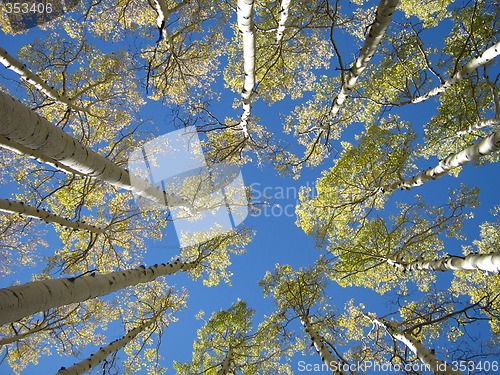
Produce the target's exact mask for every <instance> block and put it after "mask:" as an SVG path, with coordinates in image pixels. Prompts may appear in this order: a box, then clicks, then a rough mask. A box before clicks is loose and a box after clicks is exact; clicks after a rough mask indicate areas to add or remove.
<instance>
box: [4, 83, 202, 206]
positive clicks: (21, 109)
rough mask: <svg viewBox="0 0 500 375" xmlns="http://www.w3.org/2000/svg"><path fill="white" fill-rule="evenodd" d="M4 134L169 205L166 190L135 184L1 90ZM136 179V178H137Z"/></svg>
mask: <svg viewBox="0 0 500 375" xmlns="http://www.w3.org/2000/svg"><path fill="white" fill-rule="evenodd" d="M0 116H1V117H2V121H0V136H3V137H5V138H7V139H8V140H9V141H13V142H15V143H18V144H20V145H21V146H24V147H26V148H28V149H31V150H34V151H36V152H37V153H40V154H42V155H45V156H47V157H48V158H50V159H52V160H55V161H57V162H58V163H60V164H62V165H64V166H66V167H69V168H71V169H73V170H75V171H77V172H78V173H81V174H83V175H86V176H90V177H94V178H97V179H100V180H103V181H106V182H108V183H110V184H111V185H113V186H116V187H118V188H121V189H126V190H131V191H133V192H134V193H136V194H138V195H140V196H142V197H145V198H148V199H151V200H152V201H154V202H156V203H158V204H162V205H166V201H167V197H166V196H165V193H164V192H163V191H160V190H159V189H157V188H156V187H155V186H153V185H151V184H149V183H148V182H147V181H145V180H142V179H139V178H137V181H134V184H133V185H132V184H131V182H130V174H129V172H128V171H127V170H126V169H124V168H121V167H119V166H117V165H116V164H114V163H113V162H111V161H110V160H108V159H106V158H105V157H103V156H101V155H99V154H98V153H96V152H94V151H92V150H91V149H89V148H88V147H85V146H84V145H83V144H82V143H80V142H79V141H78V140H76V139H74V138H73V137H71V136H70V135H69V134H67V133H65V132H64V131H63V130H62V129H59V128H58V127H57V126H55V125H52V124H51V123H50V122H48V121H47V120H46V119H45V118H43V117H41V116H39V115H37V114H36V113H35V112H34V111H32V110H31V109H29V108H28V107H26V106H25V105H23V104H22V103H21V102H19V101H17V100H15V99H13V98H12V97H11V96H9V95H7V94H5V93H3V92H0ZM134 180H136V179H134ZM168 202H169V203H170V204H171V205H172V206H184V207H186V208H187V209H188V210H190V209H191V208H192V207H191V205H190V203H189V202H187V201H186V200H185V199H182V198H178V197H174V196H168Z"/></svg>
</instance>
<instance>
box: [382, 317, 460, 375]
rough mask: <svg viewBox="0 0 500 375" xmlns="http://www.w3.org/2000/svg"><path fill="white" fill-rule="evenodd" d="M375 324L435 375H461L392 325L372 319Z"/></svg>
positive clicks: (414, 339)
mask: <svg viewBox="0 0 500 375" xmlns="http://www.w3.org/2000/svg"><path fill="white" fill-rule="evenodd" d="M372 321H373V322H374V323H375V324H378V325H379V326H381V327H384V328H385V329H386V330H387V332H388V333H389V335H391V336H392V337H393V338H394V339H396V340H398V341H400V342H402V343H403V344H405V345H406V346H407V347H408V349H410V350H411V351H412V352H413V353H414V354H415V355H416V356H417V358H418V359H419V360H421V361H422V363H424V364H425V365H426V366H428V367H429V369H430V371H432V372H433V373H434V374H435V375H463V374H462V373H461V372H460V371H455V370H453V369H452V368H451V367H450V366H448V365H447V364H446V362H441V361H440V360H438V359H437V358H436V356H435V355H434V352H433V351H431V350H429V349H427V348H426V347H425V346H424V345H422V343H421V342H420V341H418V340H417V339H416V338H414V337H413V336H411V335H410V334H408V333H403V332H400V331H398V330H397V329H396V328H395V327H394V324H393V323H391V322H388V321H385V320H383V319H373V318H372Z"/></svg>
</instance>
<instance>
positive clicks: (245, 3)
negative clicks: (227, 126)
mask: <svg viewBox="0 0 500 375" xmlns="http://www.w3.org/2000/svg"><path fill="white" fill-rule="evenodd" d="M238 28H239V30H240V32H241V37H242V40H243V70H244V72H245V80H244V82H243V89H242V90H241V99H242V100H243V114H242V115H241V119H240V124H239V125H240V127H241V130H242V131H243V134H244V135H245V137H246V138H248V136H249V134H248V121H249V120H250V116H251V115H252V98H251V97H252V94H253V88H254V86H255V33H254V29H255V26H254V23H253V0H238Z"/></svg>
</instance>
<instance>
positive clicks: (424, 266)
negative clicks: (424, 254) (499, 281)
mask: <svg viewBox="0 0 500 375" xmlns="http://www.w3.org/2000/svg"><path fill="white" fill-rule="evenodd" d="M391 264H393V265H394V266H396V267H398V268H401V269H403V270H405V271H416V270H428V271H443V272H444V271H469V270H477V271H488V272H494V273H499V272H500V253H491V254H468V255H466V256H464V257H461V256H453V255H447V256H445V257H442V258H440V259H435V260H415V261H413V262H410V263H406V264H405V263H402V262H395V261H391Z"/></svg>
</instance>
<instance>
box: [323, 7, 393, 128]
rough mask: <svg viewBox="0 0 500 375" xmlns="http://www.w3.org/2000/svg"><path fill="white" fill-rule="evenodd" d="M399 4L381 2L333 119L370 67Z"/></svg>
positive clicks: (338, 96) (335, 107)
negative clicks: (362, 74)
mask: <svg viewBox="0 0 500 375" xmlns="http://www.w3.org/2000/svg"><path fill="white" fill-rule="evenodd" d="M398 3H399V0H381V1H380V4H379V6H378V8H377V15H376V17H375V21H374V22H373V24H372V25H371V26H370V29H369V30H368V37H367V38H366V40H365V43H364V45H363V47H362V48H361V51H360V52H359V57H358V58H357V59H356V61H355V62H354V64H353V65H352V66H351V68H350V70H349V73H348V75H347V77H346V80H345V82H344V83H343V85H342V88H341V89H340V92H339V94H338V95H337V97H336V98H335V100H334V102H333V106H332V108H331V109H330V116H331V117H332V119H333V118H334V117H335V116H336V115H337V114H338V113H339V111H340V107H341V106H342V104H344V102H345V100H346V99H347V98H348V97H349V95H350V93H351V91H352V89H353V88H354V86H355V85H356V82H357V81H358V78H359V77H360V76H361V73H363V71H364V70H365V69H366V67H367V66H368V64H369V62H370V60H371V58H372V57H373V55H374V53H375V50H376V49H377V47H378V45H379V44H380V42H381V41H382V38H383V36H384V34H385V31H386V30H387V28H388V27H389V23H390V22H391V19H392V15H393V13H394V10H395V9H396V7H397V5H398Z"/></svg>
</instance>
